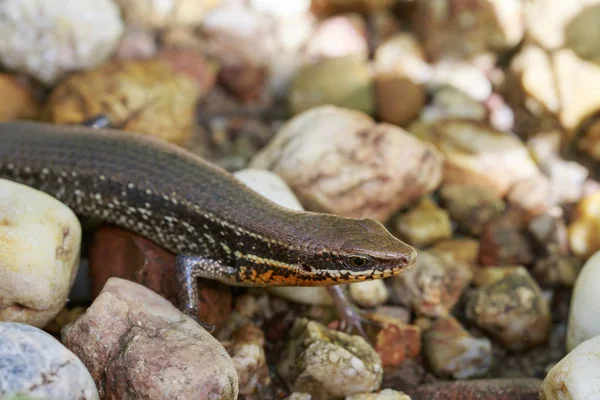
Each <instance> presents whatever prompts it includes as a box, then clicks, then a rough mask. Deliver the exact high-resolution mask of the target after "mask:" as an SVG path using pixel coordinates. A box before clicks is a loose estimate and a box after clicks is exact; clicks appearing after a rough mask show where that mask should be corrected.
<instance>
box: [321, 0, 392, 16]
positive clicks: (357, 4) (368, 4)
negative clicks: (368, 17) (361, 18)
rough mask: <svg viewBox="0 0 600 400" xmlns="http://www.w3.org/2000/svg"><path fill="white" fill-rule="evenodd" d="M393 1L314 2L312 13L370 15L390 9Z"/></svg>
mask: <svg viewBox="0 0 600 400" xmlns="http://www.w3.org/2000/svg"><path fill="white" fill-rule="evenodd" d="M393 4H394V1H393V0H349V1H348V0H313V1H311V12H313V13H315V14H317V15H332V14H339V13H341V12H351V11H354V12H361V13H370V12H373V11H376V10H382V9H386V8H390V7H391V6H392V5H393Z"/></svg>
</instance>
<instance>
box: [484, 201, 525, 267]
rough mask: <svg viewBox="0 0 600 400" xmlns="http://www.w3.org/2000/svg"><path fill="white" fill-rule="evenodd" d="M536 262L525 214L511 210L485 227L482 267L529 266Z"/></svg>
mask: <svg viewBox="0 0 600 400" xmlns="http://www.w3.org/2000/svg"><path fill="white" fill-rule="evenodd" d="M534 260H535V257H534V250H533V246H532V244H531V243H530V241H529V239H528V232H527V227H526V225H525V221H524V218H523V214H521V213H520V212H518V211H517V210H514V209H511V210H508V211H507V212H505V213H504V214H502V215H501V216H498V217H496V218H494V219H493V220H491V221H489V223H487V224H486V225H485V226H484V229H483V232H482V234H481V241H480V243H479V263H480V264H481V265H487V266H494V265H529V264H531V263H532V262H533V261H534Z"/></svg>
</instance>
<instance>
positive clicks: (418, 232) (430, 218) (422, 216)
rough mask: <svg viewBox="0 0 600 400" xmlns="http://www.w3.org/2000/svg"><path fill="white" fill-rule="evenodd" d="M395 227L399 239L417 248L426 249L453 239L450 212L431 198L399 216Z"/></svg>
mask: <svg viewBox="0 0 600 400" xmlns="http://www.w3.org/2000/svg"><path fill="white" fill-rule="evenodd" d="M394 227H395V228H396V231H397V232H398V234H399V237H401V238H404V239H406V241H407V242H408V243H410V244H411V245H412V246H416V247H426V246H429V245H431V244H433V243H435V242H437V241H439V240H442V239H450V238H451V237H452V225H451V223H450V217H449V216H448V212H446V211H445V210H443V209H441V208H440V207H439V206H438V205H437V204H436V203H435V202H434V201H433V200H432V199H431V198H429V197H424V198H422V199H421V200H420V201H419V203H418V204H417V206H416V207H415V208H413V209H411V210H410V211H409V212H407V213H405V214H401V215H400V216H398V218H397V219H396V220H395V223H394Z"/></svg>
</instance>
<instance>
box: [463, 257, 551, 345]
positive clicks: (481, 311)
mask: <svg viewBox="0 0 600 400" xmlns="http://www.w3.org/2000/svg"><path fill="white" fill-rule="evenodd" d="M465 312H466V316H467V318H468V319H469V320H471V321H473V322H475V323H476V324H477V325H478V326H479V327H481V328H483V329H484V330H485V331H487V332H488V333H489V334H490V335H491V336H493V337H494V338H495V339H496V340H498V341H499V343H500V344H501V345H502V347H503V348H505V349H507V350H509V351H523V350H526V349H530V348H533V347H535V346H537V345H539V344H541V343H543V342H545V341H546V340H547V339H548V335H549V334H550V325H551V315H550V309H549V305H548V301H547V300H546V298H545V297H544V296H543V294H542V291H541V289H540V288H539V286H538V285H537V283H536V282H535V281H534V280H533V278H532V277H531V275H529V273H528V272H527V270H526V269H525V268H518V269H516V270H515V272H513V273H512V274H510V275H508V276H507V277H506V278H504V279H502V280H500V281H497V282H495V283H492V284H491V285H488V286H484V287H481V288H480V289H477V290H475V291H474V292H473V293H471V295H470V296H468V299H467V303H466V306H465Z"/></svg>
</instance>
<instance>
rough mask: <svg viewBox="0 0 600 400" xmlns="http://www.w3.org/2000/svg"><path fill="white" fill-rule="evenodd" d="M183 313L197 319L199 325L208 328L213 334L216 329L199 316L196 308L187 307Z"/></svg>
mask: <svg viewBox="0 0 600 400" xmlns="http://www.w3.org/2000/svg"><path fill="white" fill-rule="evenodd" d="M183 313H184V314H185V315H187V316H188V317H190V318H191V319H193V320H194V321H196V322H197V323H198V325H200V326H201V327H203V328H204V329H206V330H207V331H208V333H211V334H212V333H213V332H214V331H215V326H214V325H211V324H207V323H206V322H204V321H202V320H201V319H200V317H199V316H198V310H196V309H194V308H186V309H185V310H184V312H183Z"/></svg>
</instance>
